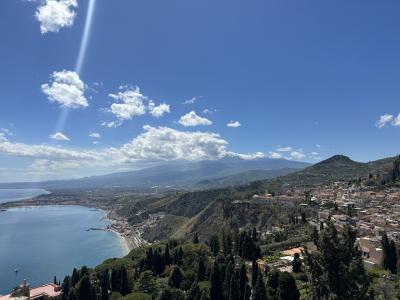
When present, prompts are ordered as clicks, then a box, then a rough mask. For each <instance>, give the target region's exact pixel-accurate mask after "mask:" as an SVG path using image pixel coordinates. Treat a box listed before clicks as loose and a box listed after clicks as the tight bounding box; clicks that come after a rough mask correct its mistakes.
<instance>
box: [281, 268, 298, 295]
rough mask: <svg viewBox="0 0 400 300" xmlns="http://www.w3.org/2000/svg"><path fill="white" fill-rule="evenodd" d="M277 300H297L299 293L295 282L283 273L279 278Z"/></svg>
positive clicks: (290, 276) (291, 277)
mask: <svg viewBox="0 0 400 300" xmlns="http://www.w3.org/2000/svg"><path fill="white" fill-rule="evenodd" d="M277 294H278V300H299V299H300V292H299V290H298V288H297V285H296V281H295V279H294V278H293V276H292V275H290V274H289V273H288V272H283V273H281V274H280V276H279V287H278V293H277Z"/></svg>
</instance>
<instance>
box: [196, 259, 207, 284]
mask: <svg viewBox="0 0 400 300" xmlns="http://www.w3.org/2000/svg"><path fill="white" fill-rule="evenodd" d="M205 275H206V265H205V263H204V258H203V257H202V256H200V257H199V265H198V268H197V281H203V280H204V278H205Z"/></svg>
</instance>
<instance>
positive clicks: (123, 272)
mask: <svg viewBox="0 0 400 300" xmlns="http://www.w3.org/2000/svg"><path fill="white" fill-rule="evenodd" d="M119 272H120V276H121V288H120V293H121V295H122V296H125V295H127V294H129V293H130V292H131V288H130V286H129V282H128V270H127V269H126V267H125V266H121V268H120V271H119Z"/></svg>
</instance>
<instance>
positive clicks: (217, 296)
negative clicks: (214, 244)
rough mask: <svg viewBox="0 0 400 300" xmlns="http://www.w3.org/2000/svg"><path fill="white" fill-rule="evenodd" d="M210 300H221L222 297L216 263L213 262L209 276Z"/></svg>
mask: <svg viewBox="0 0 400 300" xmlns="http://www.w3.org/2000/svg"><path fill="white" fill-rule="evenodd" d="M210 299H211V300H221V299H223V297H222V284H221V278H220V272H219V266H218V263H217V262H214V265H213V268H212V270H211V276H210Z"/></svg>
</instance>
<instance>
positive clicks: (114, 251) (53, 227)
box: [0, 206, 127, 294]
mask: <svg viewBox="0 0 400 300" xmlns="http://www.w3.org/2000/svg"><path fill="white" fill-rule="evenodd" d="M104 217H105V214H104V212H102V211H99V210H95V209H90V208H86V207H81V206H43V207H24V208H12V209H8V210H6V211H2V212H0V294H6V293H9V292H10V290H11V289H12V288H13V287H14V286H16V285H17V284H18V283H20V282H21V281H22V280H23V279H27V281H28V282H29V283H30V284H31V286H37V285H40V284H43V283H47V282H52V281H53V277H54V276H55V275H56V276H57V278H59V279H60V280H61V281H62V279H63V278H64V276H65V275H68V274H71V273H72V269H73V268H74V267H80V266H82V265H87V266H89V267H94V266H95V265H97V264H99V263H101V262H102V261H104V260H105V259H107V258H111V257H122V256H124V255H125V254H126V252H127V249H126V247H125V246H124V244H123V243H122V241H121V238H120V237H119V236H118V235H116V234H115V233H113V232H110V231H102V230H89V231H87V229H89V228H103V227H104V226H106V225H107V224H108V221H107V220H105V219H104ZM16 269H18V274H17V275H16V273H15V270H16Z"/></svg>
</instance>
